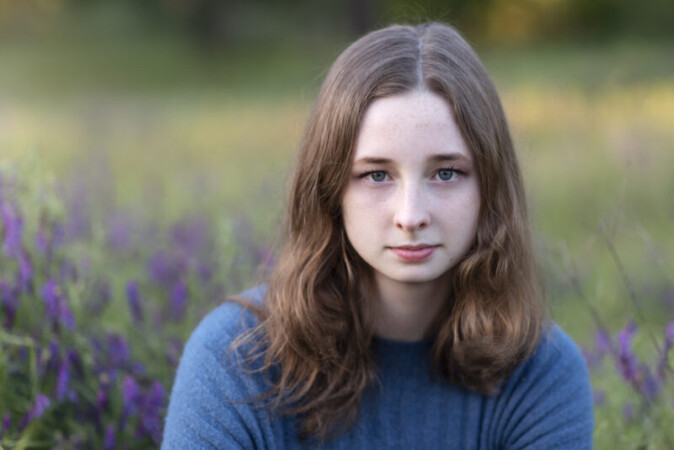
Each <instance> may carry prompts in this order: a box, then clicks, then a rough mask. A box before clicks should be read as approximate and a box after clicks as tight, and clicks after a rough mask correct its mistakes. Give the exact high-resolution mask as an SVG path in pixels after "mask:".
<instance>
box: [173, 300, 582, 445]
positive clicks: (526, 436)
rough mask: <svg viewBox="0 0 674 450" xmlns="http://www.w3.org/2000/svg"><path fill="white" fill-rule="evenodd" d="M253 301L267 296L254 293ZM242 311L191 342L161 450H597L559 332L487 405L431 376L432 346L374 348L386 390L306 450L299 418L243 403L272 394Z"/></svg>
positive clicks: (578, 378)
mask: <svg viewBox="0 0 674 450" xmlns="http://www.w3.org/2000/svg"><path fill="white" fill-rule="evenodd" d="M249 294H251V295H253V296H254V297H255V296H257V297H258V298H259V296H260V295H261V294H262V290H261V289H258V290H255V291H250V292H249ZM255 320H256V319H255V317H254V315H253V314H252V313H250V312H249V311H245V310H243V309H242V308H241V307H240V306H238V305H236V304H234V303H225V304H223V305H221V306H220V307H218V308H217V309H216V310H214V311H213V312H212V313H210V314H209V315H208V316H207V317H206V318H205V319H204V320H203V321H202V322H201V324H200V325H199V326H198V327H197V329H196V330H195V331H194V333H193V334H192V336H191V338H190V339H189V341H188V343H187V345H186V347H185V351H184V354H183V356H182V359H181V361H180V366H179V367H178V371H177V374H176V379H175V384H174V386H173V392H172V394H171V400H170V404H169V410H168V415H167V418H166V424H165V429H164V441H163V443H162V449H181V450H186V449H301V448H326V449H364V450H368V449H376V450H382V449H406V450H407V449H523V448H530V449H551V448H558V449H589V448H591V447H592V431H593V412H592V396H591V390H590V383H589V377H588V372H587V368H586V366H585V362H584V360H583V358H582V356H581V354H580V352H579V350H578V348H577V346H576V345H575V344H574V343H573V341H572V340H571V339H570V338H569V337H568V336H567V335H566V334H565V333H564V332H563V331H562V330H561V329H560V328H559V327H557V326H553V327H552V328H551V331H550V333H549V334H548V335H546V336H545V337H544V339H543V341H542V342H541V345H540V346H539V348H538V350H537V351H536V353H535V354H534V355H533V356H532V357H531V358H529V359H528V360H527V361H525V362H524V363H522V364H521V365H520V366H519V367H518V368H517V370H516V371H515V372H514V373H513V375H512V376H510V377H509V378H508V379H507V380H506V381H505V383H504V384H503V387H502V390H501V392H500V394H498V395H495V396H484V395H481V394H478V393H475V392H471V391H467V390H465V389H463V388H460V387H457V386H455V385H452V384H450V383H448V382H447V381H444V380H441V379H438V381H436V382H433V381H431V379H430V376H429V369H428V367H429V365H428V352H429V349H430V346H431V343H430V342H414V343H405V342H396V341H390V340H385V339H379V338H377V339H375V342H374V350H375V355H376V361H377V367H378V376H379V379H380V381H381V383H380V384H377V385H374V386H372V387H371V388H370V389H368V390H367V391H366V393H365V394H364V397H363V400H362V407H361V410H360V414H359V417H358V420H357V422H356V423H355V425H354V426H353V427H352V428H351V429H349V431H347V432H346V433H345V434H343V435H340V436H338V437H337V438H336V439H334V440H332V441H329V442H326V443H324V444H323V445H321V446H318V447H308V446H305V445H302V444H301V443H300V442H299V441H298V439H297V435H296V427H295V425H296V423H295V418H294V417H289V416H281V417H274V416H273V415H272V414H270V413H269V411H267V410H266V409H260V408H256V407H254V405H253V404H251V403H250V402H246V401H241V400H245V399H247V398H251V397H253V396H256V395H258V394H260V393H262V392H264V391H265V390H266V388H267V385H266V384H265V382H264V378H263V377H262V375H261V374H257V375H253V376H251V375H249V374H248V373H247V372H246V371H245V370H242V369H241V367H240V361H239V359H238V358H237V356H236V354H235V353H233V352H228V348H229V345H230V344H231V342H232V340H233V338H234V337H236V336H237V335H239V333H241V332H242V330H244V329H245V328H248V327H250V326H252V325H253V324H255Z"/></svg>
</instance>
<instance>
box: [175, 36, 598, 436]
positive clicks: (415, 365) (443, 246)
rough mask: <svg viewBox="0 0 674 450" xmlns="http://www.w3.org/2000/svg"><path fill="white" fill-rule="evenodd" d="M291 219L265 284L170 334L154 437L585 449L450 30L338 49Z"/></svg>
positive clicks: (521, 233)
mask: <svg viewBox="0 0 674 450" xmlns="http://www.w3.org/2000/svg"><path fill="white" fill-rule="evenodd" d="M286 212H287V214H286V215H287V227H286V236H285V245H284V248H283V249H282V252H281V254H280V257H279V263H278V264H277V266H276V267H275V269H274V272H273V274H272V276H271V278H270V280H269V283H268V286H266V287H259V288H256V289H254V290H252V291H249V292H247V293H245V294H244V295H243V298H239V299H238V301H237V302H228V303H225V304H223V305H222V306H220V307H219V308H218V309H216V310H215V311H213V312H212V313H211V314H210V315H209V316H208V317H206V318H205V319H204V321H203V322H202V323H201V324H200V325H199V327H198V328H197V330H196V331H195V332H194V334H193V335H192V337H191V338H190V340H189V342H188V344H187V346H186V347H185V352H184V355H183V357H182V360H181V363H180V367H179V369H178V372H177V375H176V380H175V384H174V387H173V393H172V396H171V402H170V406H169V411H168V416H167V421H166V427H165V434H164V442H163V447H164V448H167V449H168V448H176V449H189V448H227V449H230V448H232V449H234V448H240V449H262V448H270V449H293V448H304V447H308V446H320V447H321V448H335V449H347V448H348V449H353V448H360V449H391V448H400V449H412V448H414V449H424V448H457V449H458V448H513V449H514V448H535V449H540V448H574V449H576V448H591V445H592V428H593V424H592V420H593V418H592V400H591V394H590V385H589V379H588V373H587V370H586V367H585V364H584V361H583V359H582V357H581V356H580V353H579V351H578V348H577V347H576V346H575V344H574V343H573V342H572V341H571V340H570V338H569V337H568V336H567V335H566V334H564V332H563V331H562V330H561V329H560V328H559V327H556V326H554V325H551V324H550V323H549V322H548V321H546V320H545V316H544V306H543V297H542V293H541V290H540V289H539V280H538V277H537V274H536V267H535V262H534V255H533V251H532V244H531V237H530V231H529V224H528V218H527V210H526V202H525V196H524V190H523V186H522V178H521V174H520V170H519V167H518V163H517V158H516V155H515V151H514V148H513V144H512V140H511V138H510V134H509V131H508V127H507V124H506V120H505V116H504V113H503V110H502V107H501V103H500V100H499V98H498V95H497V93H496V90H495V88H494V85H493V83H492V82H491V80H490V78H489V76H488V75H487V72H486V71H485V69H484V67H483V65H482V64H481V62H480V60H479V59H478V57H477V55H475V53H474V52H473V51H472V49H471V48H470V46H469V45H468V44H467V43H466V42H465V40H464V39H463V38H462V37H461V36H460V35H459V34H458V33H457V32H456V31H455V30H454V29H452V28H450V27H448V26H446V25H441V24H424V25H420V26H416V27H413V26H391V27H388V28H385V29H382V30H379V31H375V32H372V33H370V34H368V35H366V36H364V37H363V38H361V39H359V40H358V41H356V42H355V43H353V44H352V45H351V46H350V47H349V48H347V49H346V50H345V51H344V53H342V54H341V55H340V56H339V58H338V59H337V61H336V62H335V63H334V65H333V66H332V68H331V70H330V72H329V73H328V75H327V78H326V80H325V81H324V83H323V86H322V88H321V91H320V93H319V97H318V100H317V102H316V105H315V107H314V109H313V112H312V113H311V117H310V119H309V124H308V126H307V130H306V134H305V137H304V139H303V141H302V144H301V149H300V155H299V160H298V163H297V167H296V170H295V174H294V178H293V183H292V187H291V191H290V198H289V204H288V207H287V210H286ZM242 306H243V307H242Z"/></svg>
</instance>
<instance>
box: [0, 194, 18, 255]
mask: <svg viewBox="0 0 674 450" xmlns="http://www.w3.org/2000/svg"><path fill="white" fill-rule="evenodd" d="M0 216H1V217H2V223H3V228H4V230H5V232H4V235H5V240H4V243H3V249H4V251H5V254H6V255H8V256H15V257H16V256H18V254H19V252H21V235H22V234H23V219H22V218H21V216H20V215H19V213H18V212H17V211H15V210H14V208H12V206H11V205H10V204H9V203H8V202H2V203H0Z"/></svg>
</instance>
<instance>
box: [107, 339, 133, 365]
mask: <svg viewBox="0 0 674 450" xmlns="http://www.w3.org/2000/svg"><path fill="white" fill-rule="evenodd" d="M129 356H130V352H129V345H128V344H127V343H126V340H125V339H124V336H122V335H119V334H110V335H108V361H109V362H110V366H112V367H113V368H116V367H124V366H126V364H127V363H128V361H129Z"/></svg>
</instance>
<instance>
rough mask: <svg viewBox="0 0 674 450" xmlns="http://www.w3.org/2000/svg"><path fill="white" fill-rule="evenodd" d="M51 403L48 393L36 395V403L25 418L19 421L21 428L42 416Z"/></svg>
mask: <svg viewBox="0 0 674 450" xmlns="http://www.w3.org/2000/svg"><path fill="white" fill-rule="evenodd" d="M50 404H51V402H50V401H49V398H48V397H47V396H46V395H42V394H37V397H35V404H34V405H33V407H32V408H31V409H30V411H28V413H27V414H26V415H25V416H24V417H23V419H21V422H19V430H23V429H24V428H25V427H26V425H28V424H29V423H31V422H33V421H34V420H37V419H39V418H40V417H42V415H43V414H44V413H45V411H46V410H47V408H49V405H50Z"/></svg>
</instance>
